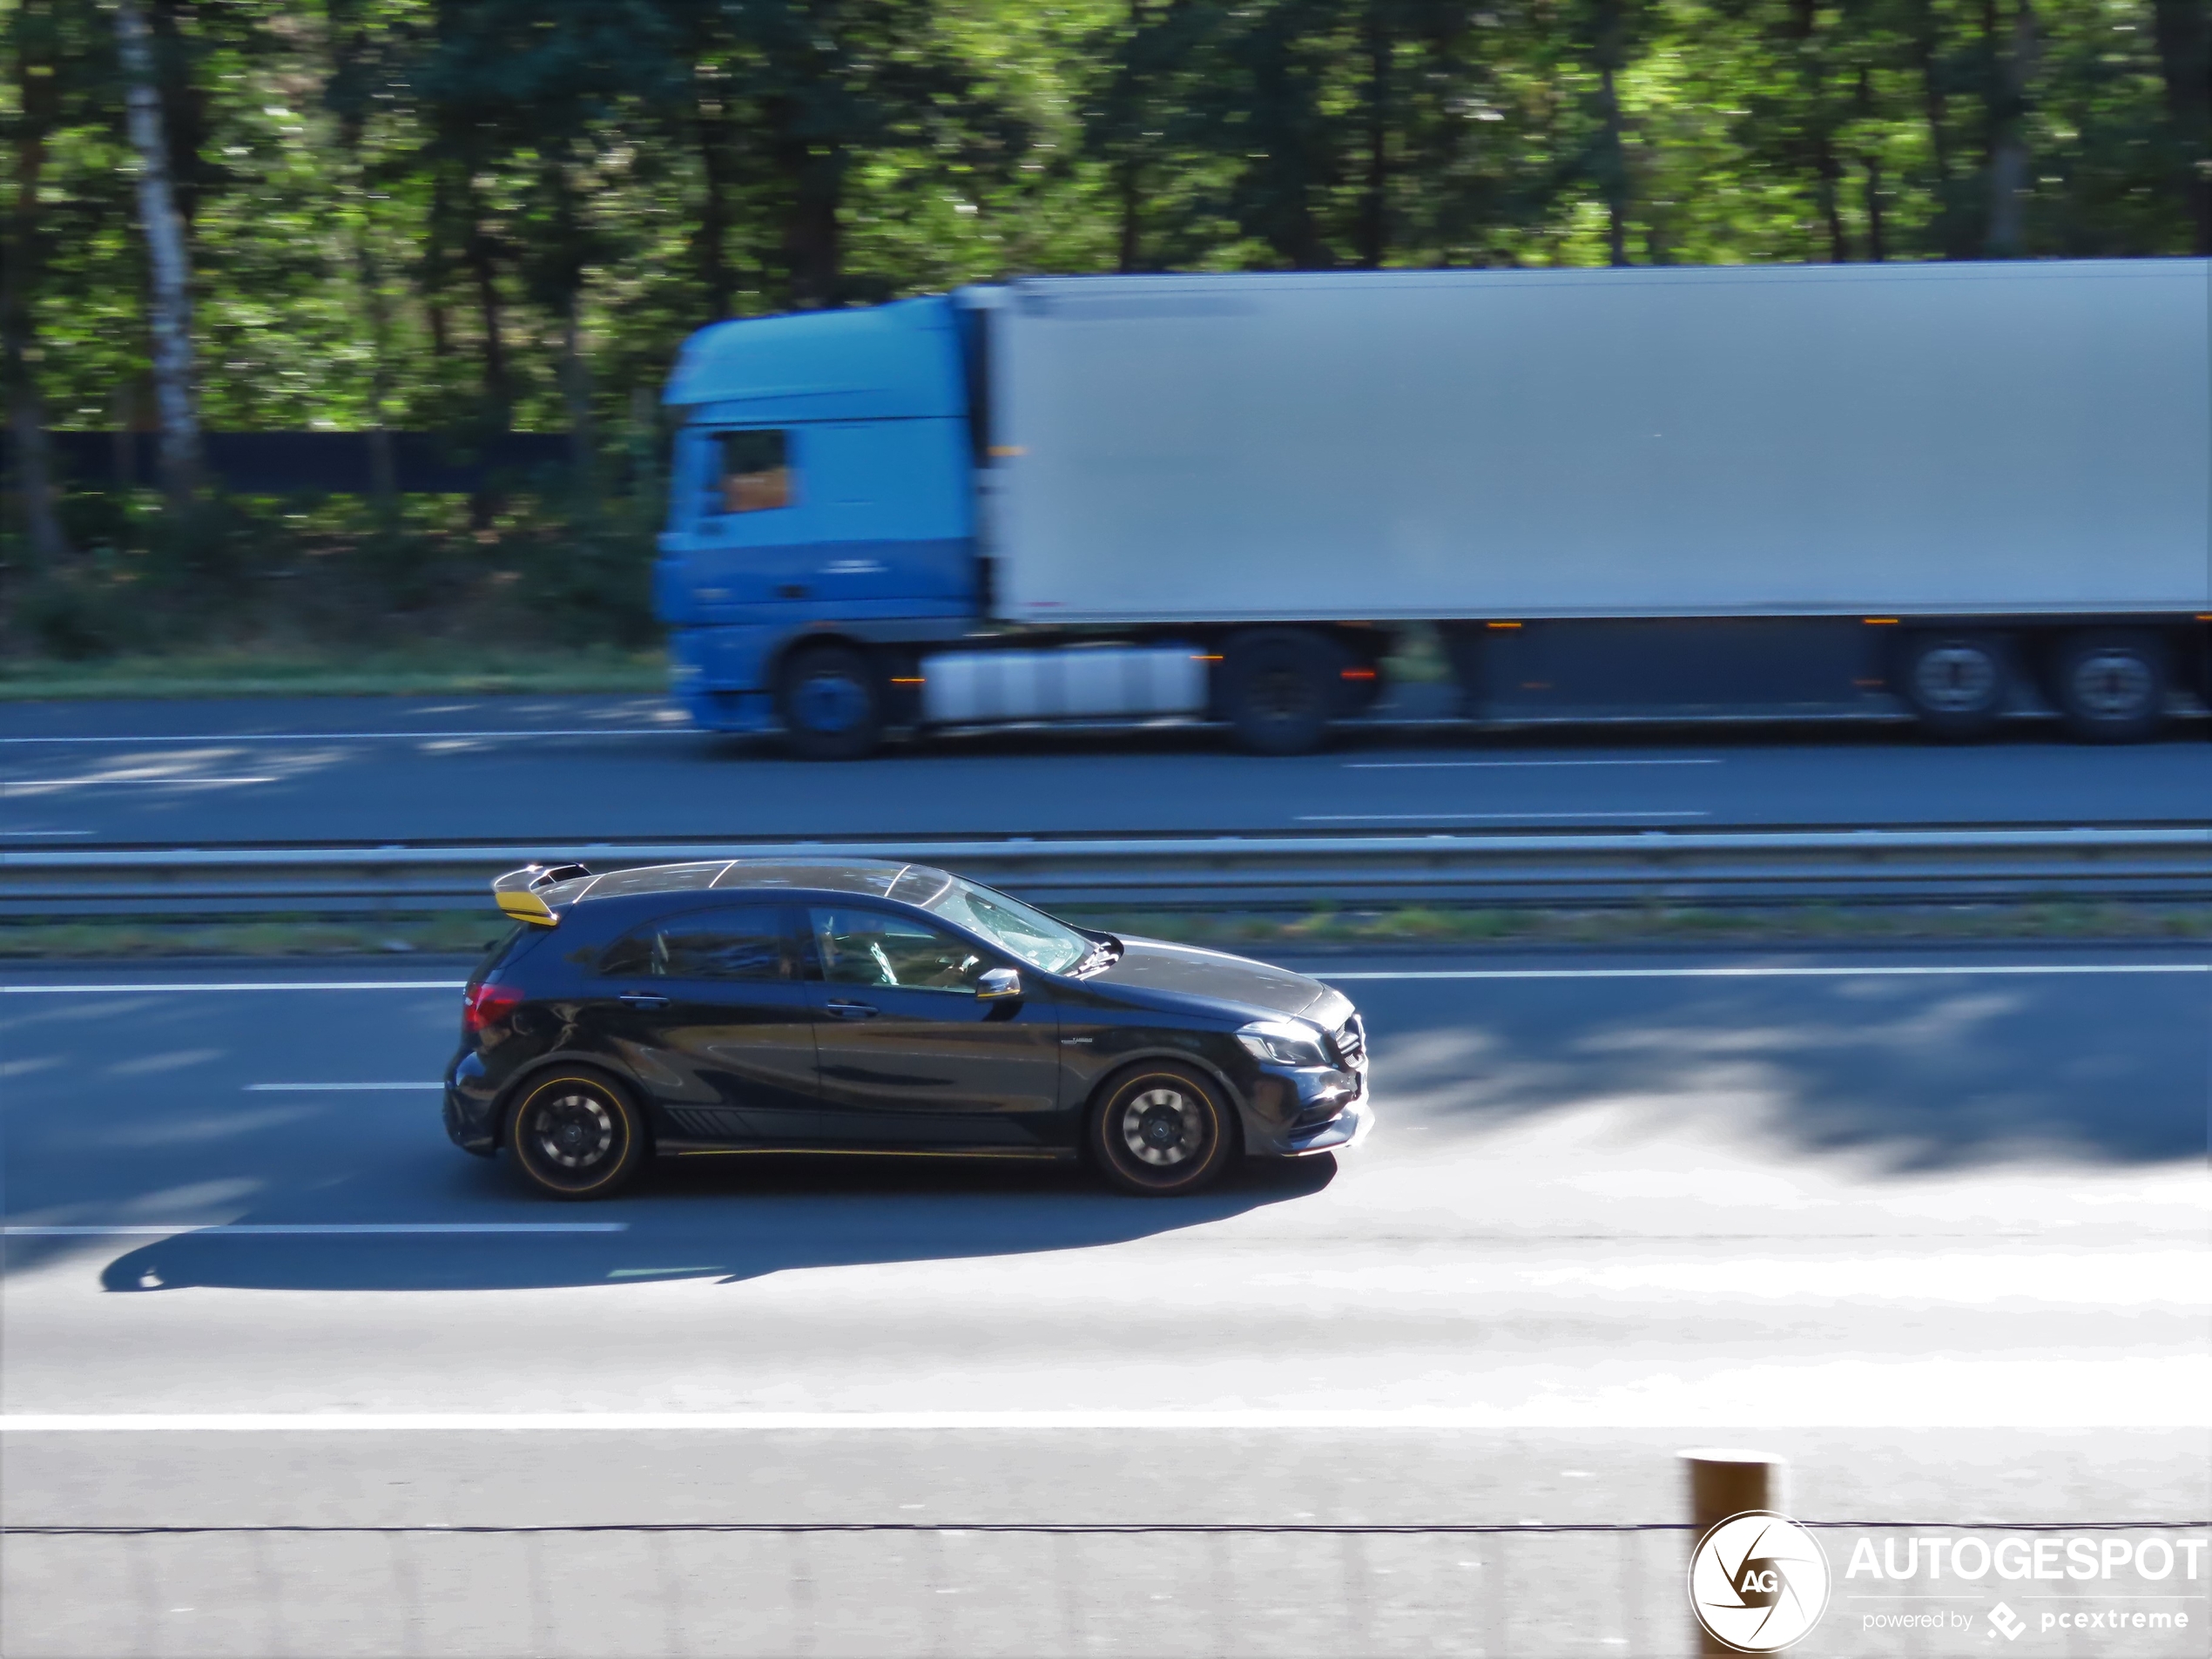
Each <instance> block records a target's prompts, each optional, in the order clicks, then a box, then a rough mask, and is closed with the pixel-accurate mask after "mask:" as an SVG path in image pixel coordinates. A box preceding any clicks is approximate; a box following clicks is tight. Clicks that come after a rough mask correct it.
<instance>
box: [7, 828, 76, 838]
mask: <svg viewBox="0 0 2212 1659" xmlns="http://www.w3.org/2000/svg"><path fill="white" fill-rule="evenodd" d="M94 833H97V832H95V831H92V830H0V835H12V836H16V837H17V838H19V839H21V838H27V837H30V836H33V835H91V834H94Z"/></svg>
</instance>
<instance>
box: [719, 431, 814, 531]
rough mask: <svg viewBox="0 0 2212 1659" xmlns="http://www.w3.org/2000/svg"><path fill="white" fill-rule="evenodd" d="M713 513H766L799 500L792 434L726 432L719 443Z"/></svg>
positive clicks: (721, 434)
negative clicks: (793, 471)
mask: <svg viewBox="0 0 2212 1659" xmlns="http://www.w3.org/2000/svg"><path fill="white" fill-rule="evenodd" d="M715 457H716V459H715V476H714V484H713V489H712V497H713V498H712V499H711V501H709V502H707V510H708V511H709V512H713V513H766V512H772V511H774V510H775V509H777V508H779V507H789V506H790V505H792V502H795V501H796V500H797V499H798V489H797V480H796V479H795V478H794V476H793V475H792V464H791V435H790V433H788V432H786V431H784V430H783V429H782V428H772V427H764V428H755V429H754V430H752V431H749V432H724V433H720V434H718V435H717V437H716V441H715Z"/></svg>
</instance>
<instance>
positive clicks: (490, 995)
mask: <svg viewBox="0 0 2212 1659" xmlns="http://www.w3.org/2000/svg"><path fill="white" fill-rule="evenodd" d="M522 1006H523V993H522V991H521V990H520V988H517V987H516V986H512V985H495V984H489V983H487V984H483V985H478V986H475V987H473V988H471V989H470V990H469V991H468V992H467V994H465V995H463V996H462V999H461V1028H462V1030H463V1031H465V1032H467V1033H468V1034H469V1035H471V1036H474V1035H475V1034H476V1033H477V1032H479V1031H482V1029H483V1028H485V1027H486V1026H488V1025H497V1024H498V1023H499V1022H501V1021H502V1020H503V1019H505V1018H506V1017H507V1016H508V1015H510V1014H512V1013H513V1012H514V1011H515V1010H516V1008H520V1007H522Z"/></svg>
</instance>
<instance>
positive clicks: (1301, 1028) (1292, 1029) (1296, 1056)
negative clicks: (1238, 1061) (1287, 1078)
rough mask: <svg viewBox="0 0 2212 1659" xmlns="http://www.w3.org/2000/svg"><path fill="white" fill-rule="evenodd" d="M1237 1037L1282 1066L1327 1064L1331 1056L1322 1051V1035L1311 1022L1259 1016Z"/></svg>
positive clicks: (1245, 1044) (1252, 1050)
mask: <svg viewBox="0 0 2212 1659" xmlns="http://www.w3.org/2000/svg"><path fill="white" fill-rule="evenodd" d="M1237 1041H1238V1042H1241V1043H1243V1044H1244V1048H1245V1049H1246V1050H1247V1052H1249V1053H1251V1055H1255V1056H1256V1057H1257V1058H1258V1059H1261V1060H1271V1061H1273V1062H1275V1063H1276V1064H1277V1065H1278V1066H1325V1065H1327V1064H1329V1063H1330V1061H1329V1056H1328V1055H1325V1054H1324V1053H1323V1052H1322V1051H1321V1039H1320V1038H1319V1037H1318V1036H1316V1035H1314V1031H1313V1028H1312V1026H1308V1025H1294V1024H1292V1023H1291V1022H1289V1021H1287V1020H1259V1021H1256V1022H1253V1023H1252V1024H1251V1025H1248V1026H1246V1027H1245V1028H1244V1029H1243V1030H1241V1031H1239V1032H1238V1034H1237Z"/></svg>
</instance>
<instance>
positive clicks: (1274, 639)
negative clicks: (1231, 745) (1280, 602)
mask: <svg viewBox="0 0 2212 1659" xmlns="http://www.w3.org/2000/svg"><path fill="white" fill-rule="evenodd" d="M1343 656H1344V653H1343V652H1342V651H1339V649H1338V648H1337V647H1336V645H1335V644H1332V642H1331V641H1329V640H1326V639H1324V638H1322V637H1320V636H1318V635H1317V634H1311V633H1308V632H1306V631H1305V630H1304V629H1301V628H1266V629H1262V630H1260V631H1258V632H1255V633H1249V634H1245V635H1243V636H1241V637H1238V638H1236V639H1232V640H1231V641H1230V644H1229V650H1228V652H1227V657H1228V660H1227V661H1226V662H1224V663H1223V664H1222V667H1223V669H1224V674H1223V677H1222V678H1223V686H1222V712H1223V713H1224V714H1225V715H1226V716H1228V718H1229V723H1230V725H1232V726H1233V727H1235V728H1236V732H1237V739H1238V742H1239V743H1241V744H1242V745H1244V747H1245V748H1247V749H1249V750H1251V751H1252V752H1254V753H1255V754H1264V755H1302V754H1310V753H1312V752H1313V751H1314V750H1316V749H1318V748H1319V747H1320V746H1321V744H1322V741H1323V740H1324V739H1325V738H1326V737H1327V736H1328V733H1329V717H1330V715H1332V713H1334V712H1335V711H1336V708H1337V705H1338V703H1339V700H1340V698H1341V697H1342V695H1343V694H1342V692H1341V691H1339V681H1340V679H1341V678H1342V670H1343V666H1344V665H1343V663H1342V661H1341V660H1340V659H1341V658H1343Z"/></svg>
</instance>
